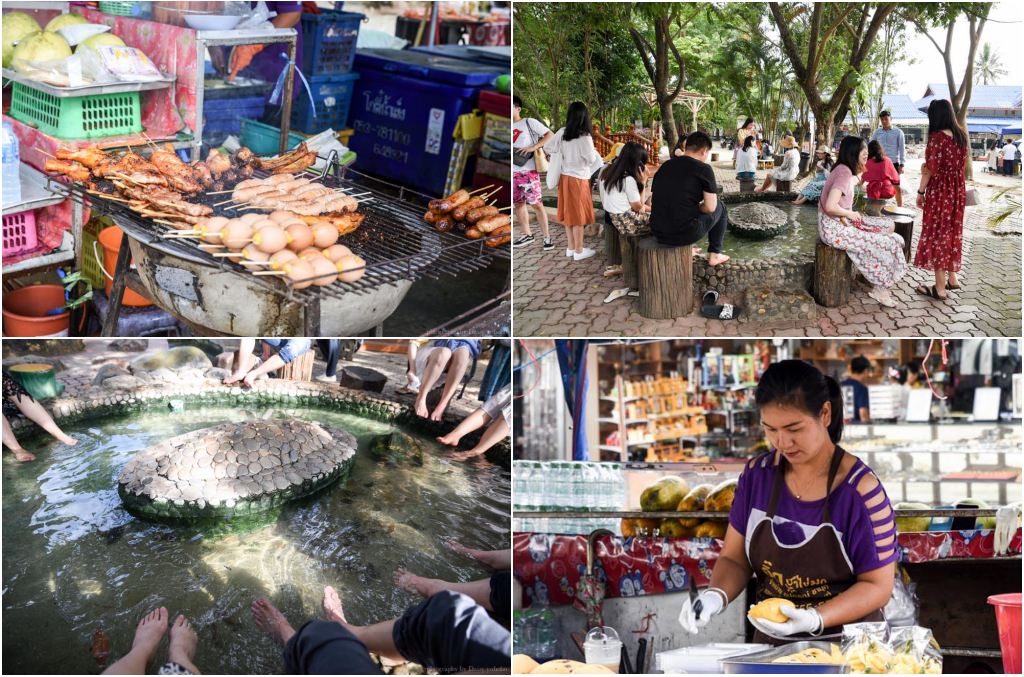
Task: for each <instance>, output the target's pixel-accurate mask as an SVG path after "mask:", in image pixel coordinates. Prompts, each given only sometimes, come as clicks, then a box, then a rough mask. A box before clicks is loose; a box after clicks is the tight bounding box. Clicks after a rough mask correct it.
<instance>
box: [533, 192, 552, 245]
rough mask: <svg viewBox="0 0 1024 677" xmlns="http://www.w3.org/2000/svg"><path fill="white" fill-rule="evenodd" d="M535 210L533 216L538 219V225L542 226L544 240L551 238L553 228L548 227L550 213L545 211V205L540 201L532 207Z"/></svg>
mask: <svg viewBox="0 0 1024 677" xmlns="http://www.w3.org/2000/svg"><path fill="white" fill-rule="evenodd" d="M530 206H531V207H532V208H533V214H534V216H536V217H537V223H538V224H539V225H540V232H541V233H542V234H543V235H544V239H545V240H547V239H550V238H551V228H550V227H549V225H548V213H547V211H546V210H545V209H544V203H543V202H540V201H538V202H537V203H536V204H533V205H530Z"/></svg>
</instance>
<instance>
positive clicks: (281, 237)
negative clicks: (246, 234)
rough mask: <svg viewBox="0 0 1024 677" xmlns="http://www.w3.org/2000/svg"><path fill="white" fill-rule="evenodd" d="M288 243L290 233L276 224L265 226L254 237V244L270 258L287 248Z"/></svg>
mask: <svg viewBox="0 0 1024 677" xmlns="http://www.w3.org/2000/svg"><path fill="white" fill-rule="evenodd" d="M257 223H260V222H257ZM288 241H289V237H288V233H287V232H286V231H285V230H284V229H283V228H281V227H280V226H278V225H277V224H274V223H271V224H270V225H265V226H263V227H262V228H260V229H259V230H257V231H256V232H255V233H253V236H252V244H253V245H254V246H255V247H256V248H257V249H259V250H260V251H262V252H266V254H267V255H268V256H269V255H270V254H274V253H276V252H279V251H281V250H282V249H284V248H286V247H287V246H288Z"/></svg>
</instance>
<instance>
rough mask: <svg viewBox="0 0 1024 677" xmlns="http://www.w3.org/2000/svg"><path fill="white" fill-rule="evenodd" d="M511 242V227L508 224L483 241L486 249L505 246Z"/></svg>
mask: <svg viewBox="0 0 1024 677" xmlns="http://www.w3.org/2000/svg"><path fill="white" fill-rule="evenodd" d="M511 240H512V226H511V224H510V225H507V226H502V227H500V228H498V229H497V230H495V231H494V232H493V233H491V234H490V236H488V238H487V239H486V240H485V241H484V244H485V245H487V246H488V247H500V246H501V245H503V244H506V243H508V242H509V241H511Z"/></svg>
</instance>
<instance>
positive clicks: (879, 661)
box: [842, 621, 892, 674]
mask: <svg viewBox="0 0 1024 677" xmlns="http://www.w3.org/2000/svg"><path fill="white" fill-rule="evenodd" d="M842 650H843V655H844V656H845V657H846V664H847V665H848V666H849V668H850V672H853V673H858V674H865V673H871V674H878V673H884V672H888V671H889V667H888V666H889V664H890V663H891V662H892V651H891V650H890V648H889V626H888V625H887V624H886V623H885V622H884V621H882V622H878V623H851V624H849V625H844V626H843V641H842Z"/></svg>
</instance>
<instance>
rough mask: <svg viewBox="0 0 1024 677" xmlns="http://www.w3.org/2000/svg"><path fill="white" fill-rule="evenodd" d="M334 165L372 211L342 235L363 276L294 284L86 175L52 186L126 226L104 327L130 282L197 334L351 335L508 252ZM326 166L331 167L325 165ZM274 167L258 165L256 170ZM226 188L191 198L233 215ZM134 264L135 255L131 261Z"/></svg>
mask: <svg viewBox="0 0 1024 677" xmlns="http://www.w3.org/2000/svg"><path fill="white" fill-rule="evenodd" d="M334 160H335V158H334V157H332V158H330V161H329V163H328V167H331V166H333V167H335V174H334V175H332V176H324V175H321V178H322V179H323V180H322V183H323V184H324V185H326V186H328V187H331V188H338V189H342V190H346V191H347V192H351V193H354V192H359V193H369V195H366V196H364V197H361V198H360V200H363V199H365V198H367V197H368V198H372V199H371V200H369V201H366V202H362V204H360V208H359V211H360V212H361V213H363V214H365V215H366V218H365V219H364V221H363V223H362V224H361V225H360V227H359V228H358V229H357V230H355V231H354V232H352V233H349V234H347V235H344V236H342V237H341V238H340V239H339V240H338V241H339V242H340V243H342V244H344V245H346V246H348V247H349V248H350V249H352V250H353V251H354V252H355V253H356V254H358V255H359V256H361V257H362V258H363V259H364V260H365V261H366V274H365V275H364V276H363V277H362V278H361V279H360V280H358V281H357V282H354V283H344V282H334V283H333V284H331V285H327V286H323V287H317V286H312V287H307V288H306V289H295V288H294V287H293V285H292V284H291V283H290V282H287V281H285V280H282V279H278V278H275V277H272V276H254V275H252V274H251V273H250V272H249V271H248V270H247V269H246V268H245V267H244V266H241V265H239V264H237V263H232V262H230V261H228V260H227V259H224V258H219V257H214V256H211V255H210V253H208V252H206V251H205V250H203V249H200V248H199V247H197V246H196V245H197V244H198V243H197V242H196V241H189V240H180V239H170V238H165V237H162V235H164V234H165V233H167V232H168V231H169V230H170V228H169V227H168V226H164V225H161V224H158V223H155V222H154V221H153V220H152V219H150V218H147V217H143V216H141V215H139V214H137V213H136V212H134V211H133V210H131V209H130V208H128V206H127V205H125V204H123V203H121V202H119V201H115V200H111V199H107V198H105V197H103V196H102V195H97V194H96V193H95V192H93V193H90V192H88V191H87V190H86V187H85V186H84V185H83V184H79V183H64V182H63V181H58V180H55V179H53V178H51V180H50V184H51V187H52V188H53V189H54V190H56V191H60V192H63V193H64V194H67V195H68V196H69V197H71V198H72V199H74V200H77V201H79V202H82V203H84V204H86V205H87V206H89V207H91V208H92V209H94V210H96V211H98V212H100V213H103V214H106V215H109V216H110V217H111V218H112V220H113V221H114V222H115V223H116V224H117V225H118V226H119V227H120V228H121V229H122V230H123V231H124V238H123V240H122V246H121V251H120V254H119V256H118V262H117V267H116V270H115V273H114V282H113V288H112V290H111V308H110V311H109V312H108V315H107V318H106V322H105V323H104V326H103V332H102V333H103V335H104V336H112V335H113V333H114V331H115V328H116V326H117V316H118V313H119V311H120V305H121V304H120V299H121V294H122V292H123V290H124V289H125V288H126V287H128V288H131V289H133V291H138V292H140V293H144V294H146V295H147V296H149V297H150V298H152V299H153V301H154V302H155V303H156V304H157V305H159V306H160V307H161V308H163V309H164V310H167V311H168V312H170V313H171V314H173V315H175V316H176V317H178V318H179V319H181V320H182V321H184V322H185V323H187V324H188V325H190V326H191V327H193V328H194V329H195V330H196V331H197V333H202V334H209V333H214V334H230V335H235V336H295V335H304V336H352V335H359V334H362V333H365V332H368V331H369V330H371V329H373V328H374V327H378V326H379V325H381V324H382V323H383V322H384V320H385V319H386V318H387V317H389V316H390V315H391V314H392V313H393V312H394V311H395V309H396V308H397V307H398V305H399V303H401V301H402V299H403V298H405V295H406V293H407V292H408V291H409V289H410V288H411V286H412V284H413V282H414V281H415V280H417V279H420V278H423V277H433V278H438V277H440V276H442V275H458V274H460V273H462V272H471V271H474V270H480V269H482V268H485V267H487V266H489V265H490V263H491V261H492V259H493V258H495V257H503V258H507V257H508V256H509V250H508V247H507V246H503V247H496V248H491V247H487V246H486V245H484V243H483V241H482V240H469V239H466V238H464V237H463V236H461V235H456V234H451V233H438V232H436V231H435V230H433V229H432V228H431V227H430V226H429V225H428V224H427V223H425V222H424V221H423V220H422V214H423V211H424V208H423V207H422V206H419V205H416V204H415V203H412V202H409V201H407V200H404V199H400V198H396V197H394V196H392V195H389V194H387V193H386V192H384V191H383V190H380V189H378V188H375V187H373V186H372V185H369V184H370V182H361V181H360V178H361V177H360V175H359V174H358V173H357V172H355V171H354V170H351V169H345V168H342V167H340V166H339V165H338V164H337V162H336V161H334ZM327 171H328V170H325V171H324V174H325V175H326V174H327ZM265 176H269V174H267V173H266V172H256V178H262V177H265ZM218 199H219V200H223V199H224V197H223V196H220V195H214V196H211V195H205V194H204V195H202V196H201V197H196V198H190V200H191V201H198V202H201V203H203V204H206V205H208V206H210V207H212V208H213V210H214V212H215V214H217V215H221V216H228V217H233V216H237V215H238V214H237V213H235V212H234V211H233V210H229V209H228V208H229V207H230V205H221V206H219V207H218V206H214V203H216V202H218ZM130 263H131V264H134V265H132V266H130ZM131 268H134V270H131Z"/></svg>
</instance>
